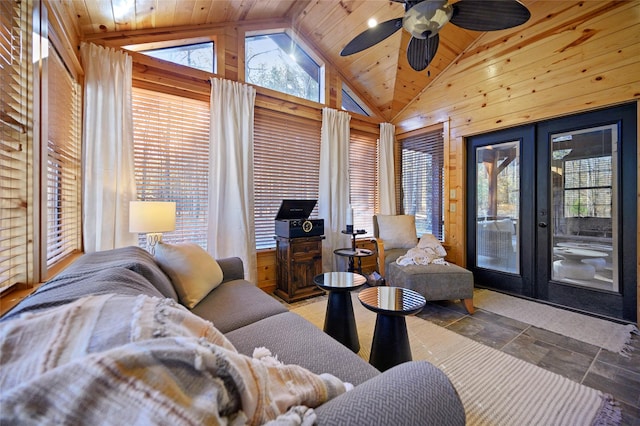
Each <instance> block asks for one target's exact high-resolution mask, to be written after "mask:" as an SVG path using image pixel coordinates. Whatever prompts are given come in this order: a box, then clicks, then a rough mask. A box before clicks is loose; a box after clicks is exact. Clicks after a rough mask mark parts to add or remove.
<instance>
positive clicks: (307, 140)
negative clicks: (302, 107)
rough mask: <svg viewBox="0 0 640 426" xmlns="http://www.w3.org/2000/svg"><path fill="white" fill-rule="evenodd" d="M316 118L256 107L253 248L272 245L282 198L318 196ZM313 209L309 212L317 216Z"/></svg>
mask: <svg viewBox="0 0 640 426" xmlns="http://www.w3.org/2000/svg"><path fill="white" fill-rule="evenodd" d="M320 128H321V123H320V122H319V121H315V120H311V119H307V118H302V117H297V116H292V115H289V114H285V113H280V112H274V111H269V110H266V109H264V108H256V111H255V117H254V179H255V228H256V248H257V249H264V248H270V247H275V240H274V238H273V237H274V235H275V226H274V224H275V222H274V221H275V218H276V214H277V213H278V209H279V207H280V203H281V202H282V200H283V199H309V200H317V199H318V178H319V170H320ZM317 209H318V207H317V206H316V208H315V209H314V212H313V213H312V214H311V216H313V217H317V214H318V213H317Z"/></svg>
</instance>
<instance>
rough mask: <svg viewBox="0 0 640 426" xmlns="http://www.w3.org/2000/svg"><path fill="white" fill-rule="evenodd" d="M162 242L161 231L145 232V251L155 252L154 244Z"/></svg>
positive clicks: (153, 253)
mask: <svg viewBox="0 0 640 426" xmlns="http://www.w3.org/2000/svg"><path fill="white" fill-rule="evenodd" d="M161 242H162V232H150V233H148V234H147V251H148V252H149V253H151V254H152V255H155V254H156V244H158V243H161Z"/></svg>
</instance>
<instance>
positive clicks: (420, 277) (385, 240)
mask: <svg viewBox="0 0 640 426" xmlns="http://www.w3.org/2000/svg"><path fill="white" fill-rule="evenodd" d="M373 234H374V236H375V237H376V240H377V242H378V265H379V268H380V274H381V275H382V276H383V277H384V278H385V279H386V282H387V285H390V286H394V287H404V288H409V289H411V290H414V291H416V292H418V293H420V294H422V295H423V296H424V298H425V299H426V300H456V299H460V300H461V301H462V302H463V305H464V307H465V309H466V310H467V312H469V313H470V314H473V312H474V307H473V274H472V273H471V271H468V270H466V269H464V268H462V267H460V266H458V265H455V264H453V263H449V264H446V265H442V264H436V263H430V264H428V265H406V266H401V265H398V264H397V263H396V259H398V258H399V257H400V256H402V255H404V254H406V253H407V251H408V250H409V249H411V248H414V247H416V246H417V245H418V237H417V235H416V228H415V218H414V216H411V215H377V216H374V217H373Z"/></svg>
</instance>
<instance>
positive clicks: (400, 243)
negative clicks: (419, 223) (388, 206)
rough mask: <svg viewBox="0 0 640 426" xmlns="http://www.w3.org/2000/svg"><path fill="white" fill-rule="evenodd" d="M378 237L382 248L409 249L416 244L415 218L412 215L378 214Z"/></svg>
mask: <svg viewBox="0 0 640 426" xmlns="http://www.w3.org/2000/svg"><path fill="white" fill-rule="evenodd" d="M376 219H377V221H378V230H379V234H378V237H379V238H380V239H381V240H382V241H383V242H384V249H385V250H390V249H394V248H406V249H410V248H413V247H415V246H416V245H417V244H418V237H417V236H416V220H415V217H414V216H412V215H406V214H405V215H378V216H376Z"/></svg>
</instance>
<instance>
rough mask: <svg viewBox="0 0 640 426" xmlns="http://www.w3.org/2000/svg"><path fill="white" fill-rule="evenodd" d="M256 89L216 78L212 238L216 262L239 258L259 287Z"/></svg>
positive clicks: (211, 163) (212, 130)
mask: <svg viewBox="0 0 640 426" xmlns="http://www.w3.org/2000/svg"><path fill="white" fill-rule="evenodd" d="M255 97H256V91H255V89H254V88H253V87H251V86H247V85H244V84H240V83H238V82H233V81H229V80H222V79H218V78H212V79H211V127H210V132H209V141H210V154H209V233H208V237H207V247H208V251H209V253H210V254H211V255H212V256H213V257H216V258H224V257H230V256H237V257H240V258H241V259H242V261H243V262H244V268H245V277H246V278H247V279H248V280H249V281H251V282H254V283H255V282H257V267H256V263H257V261H256V237H255V224H254V221H253V218H254V202H253V200H254V187H253V109H254V104H255Z"/></svg>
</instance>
